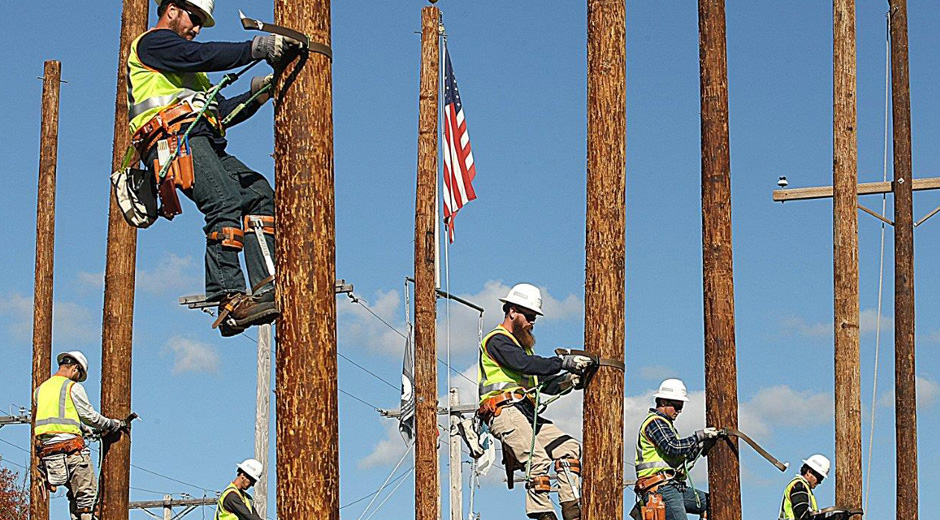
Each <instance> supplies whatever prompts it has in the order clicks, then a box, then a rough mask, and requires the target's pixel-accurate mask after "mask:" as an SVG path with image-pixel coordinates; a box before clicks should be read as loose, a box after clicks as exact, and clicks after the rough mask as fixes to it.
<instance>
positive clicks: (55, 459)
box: [40, 453, 69, 486]
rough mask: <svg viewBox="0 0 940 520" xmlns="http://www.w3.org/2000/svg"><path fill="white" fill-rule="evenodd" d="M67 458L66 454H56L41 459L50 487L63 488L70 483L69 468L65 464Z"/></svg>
mask: <svg viewBox="0 0 940 520" xmlns="http://www.w3.org/2000/svg"><path fill="white" fill-rule="evenodd" d="M67 456H68V455H66V454H65V453H56V454H55V455H46V456H45V457H43V458H42V459H40V460H41V462H42V470H43V473H45V474H46V482H48V483H49V485H50V486H63V485H65V484H67V483H68V481H69V467H68V464H66V462H65V458H66V457H67Z"/></svg>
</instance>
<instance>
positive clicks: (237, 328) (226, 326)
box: [219, 291, 280, 337]
mask: <svg viewBox="0 0 940 520" xmlns="http://www.w3.org/2000/svg"><path fill="white" fill-rule="evenodd" d="M226 309H228V315H226V316H225V317H224V318H223V319H222V320H221V322H220V323H219V328H220V329H221V330H220V332H221V333H222V336H226V337H228V336H234V335H235V334H239V333H241V332H242V331H244V330H245V329H247V328H248V327H251V326H252V325H263V324H265V323H271V322H273V321H274V320H275V319H276V318H277V317H278V316H279V315H280V313H279V312H278V310H277V304H276V303H275V302H274V291H266V292H265V293H263V294H260V295H258V296H248V295H245V294H242V293H233V294H230V295H227V296H226V297H224V298H223V299H222V300H221V301H220V302H219V312H220V313H222V312H225V310H226Z"/></svg>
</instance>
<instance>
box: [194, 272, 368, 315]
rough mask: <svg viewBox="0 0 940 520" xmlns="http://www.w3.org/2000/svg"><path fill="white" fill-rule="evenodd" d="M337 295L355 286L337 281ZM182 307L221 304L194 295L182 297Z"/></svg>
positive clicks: (348, 291)
mask: <svg viewBox="0 0 940 520" xmlns="http://www.w3.org/2000/svg"><path fill="white" fill-rule="evenodd" d="M333 289H334V291H335V292H336V294H348V293H351V292H352V291H353V284H351V283H346V280H344V279H339V280H336V285H334V287H333ZM179 303H180V305H185V306H186V307H189V308H190V309H207V308H211V307H218V306H219V302H217V301H206V295H205V294H194V295H191V296H181V297H180V299H179Z"/></svg>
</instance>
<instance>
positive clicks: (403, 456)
mask: <svg viewBox="0 0 940 520" xmlns="http://www.w3.org/2000/svg"><path fill="white" fill-rule="evenodd" d="M414 447H415V443H414V442H412V443H411V444H410V445H409V446H408V450H407V451H405V453H403V454H402V456H401V458H400V459H398V464H395V467H394V468H392V471H390V472H389V473H388V478H386V479H385V482H383V483H382V485H381V486H379V490H378V491H376V492H375V494H374V495H373V496H372V500H370V501H369V505H367V506H366V508H365V509H363V510H362V513H360V514H359V517H358V518H357V519H356V520H362V517H363V516H365V514H366V513H367V512H368V511H369V508H371V507H372V504H374V503H375V499H376V498H378V497H379V495H380V494H381V493H382V491H383V490H385V488H386V487H387V486H388V484H389V480H391V478H392V475H394V474H395V472H396V471H398V468H399V467H400V466H401V463H402V462H404V461H405V458H406V457H407V456H408V454H409V453H411V450H413V449H414ZM412 469H413V468H412ZM396 489H398V488H396ZM383 504H384V502H383Z"/></svg>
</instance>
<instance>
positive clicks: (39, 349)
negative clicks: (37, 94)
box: [29, 60, 62, 520]
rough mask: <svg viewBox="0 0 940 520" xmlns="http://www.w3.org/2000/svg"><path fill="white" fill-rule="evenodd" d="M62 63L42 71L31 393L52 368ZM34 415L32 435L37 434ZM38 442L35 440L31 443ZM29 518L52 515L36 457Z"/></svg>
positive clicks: (50, 63) (38, 519)
mask: <svg viewBox="0 0 940 520" xmlns="http://www.w3.org/2000/svg"><path fill="white" fill-rule="evenodd" d="M61 79H62V64H61V63H59V62H58V61H53V60H49V61H47V62H46V63H45V65H44V66H43V73H42V127H41V130H40V145H39V189H38V194H37V196H36V283H35V287H34V288H33V382H32V383H33V384H32V387H31V391H30V394H32V393H33V392H35V391H36V388H38V387H39V385H41V384H42V383H43V381H45V380H46V379H47V378H48V377H49V370H50V369H51V367H52V271H53V269H52V268H53V261H54V257H55V255H54V251H55V171H56V163H57V161H58V147H59V82H60V80H61ZM35 411H36V410H35V407H33V417H32V425H31V426H30V428H31V434H30V438H31V439H34V440H35V437H36V417H35ZM31 444H35V442H33V443H31ZM30 460H31V462H30V473H29V474H30V481H29V517H30V518H31V519H32V520H46V519H48V518H49V502H48V500H47V499H46V496H45V492H44V489H43V488H44V486H45V480H44V479H43V476H42V473H41V472H40V471H39V467H38V464H37V463H38V462H39V459H37V458H36V457H31V458H30Z"/></svg>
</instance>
